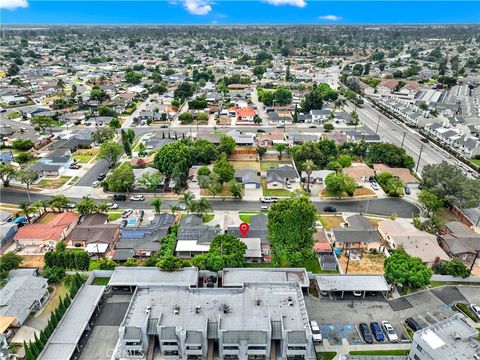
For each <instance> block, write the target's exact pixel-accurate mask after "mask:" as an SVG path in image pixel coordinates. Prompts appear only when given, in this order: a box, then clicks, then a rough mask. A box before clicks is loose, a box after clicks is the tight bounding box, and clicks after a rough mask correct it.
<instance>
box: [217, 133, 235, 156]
mask: <svg viewBox="0 0 480 360" xmlns="http://www.w3.org/2000/svg"><path fill="white" fill-rule="evenodd" d="M235 146H236V143H235V139H234V138H233V137H231V136H228V135H222V137H221V138H220V144H219V145H218V151H219V152H220V153H225V154H227V156H230V155H232V154H233V152H234V151H235Z"/></svg>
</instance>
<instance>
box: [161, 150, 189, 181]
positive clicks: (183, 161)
mask: <svg viewBox="0 0 480 360" xmlns="http://www.w3.org/2000/svg"><path fill="white" fill-rule="evenodd" d="M154 165H155V167H156V168H157V169H158V170H160V172H161V173H162V174H165V176H166V178H167V179H170V178H171V177H172V175H173V172H174V169H175V168H176V167H177V169H178V171H180V172H181V173H183V174H186V173H187V172H188V169H189V168H190V166H192V153H191V149H190V147H189V146H188V145H186V144H184V143H183V142H181V141H177V142H173V143H170V144H167V145H165V146H163V147H162V148H160V150H158V152H157V154H156V155H155V160H154Z"/></svg>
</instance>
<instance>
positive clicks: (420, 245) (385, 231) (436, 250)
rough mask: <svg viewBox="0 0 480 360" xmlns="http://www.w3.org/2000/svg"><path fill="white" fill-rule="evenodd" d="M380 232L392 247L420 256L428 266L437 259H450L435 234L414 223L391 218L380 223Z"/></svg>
mask: <svg viewBox="0 0 480 360" xmlns="http://www.w3.org/2000/svg"><path fill="white" fill-rule="evenodd" d="M378 232H379V233H380V235H381V236H382V238H383V240H384V241H386V242H387V243H388V245H389V247H390V248H392V249H398V247H402V248H403V249H404V250H405V252H406V253H407V254H409V255H410V256H413V257H419V258H420V259H422V262H423V263H424V264H426V265H428V266H432V265H433V264H434V263H435V262H436V261H437V260H441V261H449V260H450V257H449V256H448V255H447V254H446V253H445V251H444V250H443V249H442V248H441V247H440V246H439V245H438V242H437V237H436V236H435V235H432V234H429V233H427V232H425V231H420V230H418V229H416V228H415V227H413V226H412V225H408V226H407V225H404V224H401V223H399V222H398V221H394V220H389V219H388V220H383V221H381V222H379V223H378Z"/></svg>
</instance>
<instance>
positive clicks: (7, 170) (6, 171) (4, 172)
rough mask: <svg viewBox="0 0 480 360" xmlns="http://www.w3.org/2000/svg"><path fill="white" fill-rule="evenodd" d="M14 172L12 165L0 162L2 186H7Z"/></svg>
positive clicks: (13, 176)
mask: <svg viewBox="0 0 480 360" xmlns="http://www.w3.org/2000/svg"><path fill="white" fill-rule="evenodd" d="M16 173H17V172H16V170H15V168H14V167H13V166H12V165H10V164H2V163H0V180H1V181H2V183H3V186H5V187H8V186H9V185H10V181H11V180H12V179H13V178H15V174H16Z"/></svg>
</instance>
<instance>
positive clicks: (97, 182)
mask: <svg viewBox="0 0 480 360" xmlns="http://www.w3.org/2000/svg"><path fill="white" fill-rule="evenodd" d="M98 185H100V181H94V182H93V183H92V187H97V186H98Z"/></svg>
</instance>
